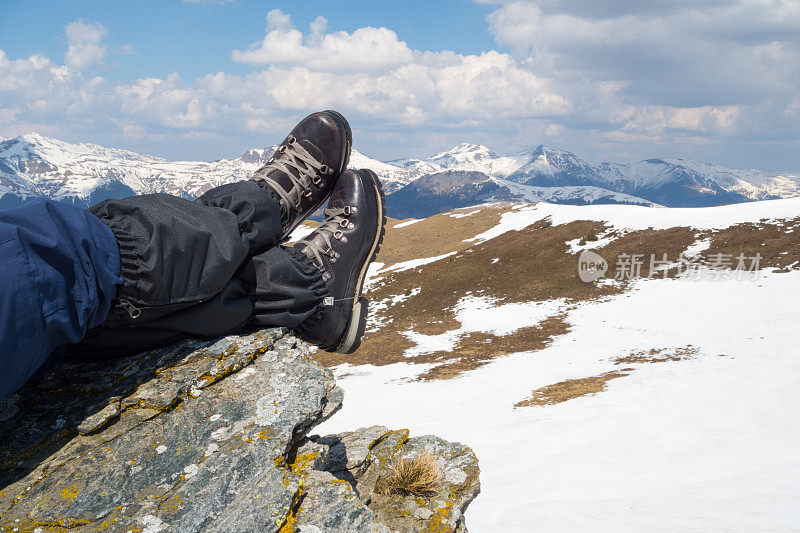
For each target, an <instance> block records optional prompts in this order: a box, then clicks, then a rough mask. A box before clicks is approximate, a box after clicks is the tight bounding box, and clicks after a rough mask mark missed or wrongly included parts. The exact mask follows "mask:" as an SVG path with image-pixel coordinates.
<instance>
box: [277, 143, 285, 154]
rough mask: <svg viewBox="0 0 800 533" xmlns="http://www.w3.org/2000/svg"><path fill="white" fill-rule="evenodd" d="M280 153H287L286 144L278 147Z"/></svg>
mask: <svg viewBox="0 0 800 533" xmlns="http://www.w3.org/2000/svg"><path fill="white" fill-rule="evenodd" d="M278 151H279V152H280V153H282V154H283V153H286V145H285V144H282V145H280V146H279V147H278Z"/></svg>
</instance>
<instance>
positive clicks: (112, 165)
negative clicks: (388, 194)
mask: <svg viewBox="0 0 800 533" xmlns="http://www.w3.org/2000/svg"><path fill="white" fill-rule="evenodd" d="M274 150H275V146H271V147H267V148H263V149H252V150H248V151H247V152H245V153H244V154H242V155H241V156H239V157H237V158H235V159H220V160H219V161H212V162H206V161H170V160H167V159H163V158H160V157H153V156H147V155H140V154H137V153H134V152H130V151H127V150H119V149H114V148H105V147H103V146H98V145H96V144H85V143H81V144H73V143H68V142H64V141H59V140H56V139H52V138H49V137H45V136H42V135H38V134H36V133H30V134H27V135H22V136H20V137H16V138H14V139H6V140H4V141H0V209H8V208H11V207H16V206H18V205H21V204H22V203H24V202H25V201H27V200H29V199H32V198H40V197H45V198H51V199H54V200H59V201H65V202H70V203H75V204H77V205H81V206H88V205H92V204H94V203H97V202H99V201H101V200H104V199H106V198H121V197H125V196H130V195H132V194H145V193H153V192H167V193H170V194H175V195H178V196H184V197H187V198H194V197H196V196H198V195H200V194H202V193H203V192H205V191H206V190H208V189H210V188H211V187H215V186H217V185H221V184H223V183H229V182H232V181H236V180H243V179H247V178H249V177H250V176H251V175H252V174H253V172H255V171H256V170H257V169H258V168H259V167H261V166H262V165H263V164H264V163H265V162H266V161H267V159H269V157H270V156H271V155H272V153H273V151H274ZM350 164H351V165H352V166H354V167H358V168H361V167H368V168H372V169H374V170H375V171H376V172H378V173H379V175H380V176H381V178H382V179H383V180H384V181H385V182H386V185H387V189H388V190H389V191H392V190H395V189H398V188H400V187H402V186H404V185H405V184H407V183H408V182H409V181H411V180H412V179H413V178H414V177H415V176H416V175H415V174H413V173H412V172H409V171H408V170H405V169H402V168H399V167H395V166H393V165H387V164H386V163H382V162H380V161H377V160H374V159H371V158H369V157H367V156H365V155H363V154H361V153H359V152H357V151H355V150H353V153H352V154H351V158H350Z"/></svg>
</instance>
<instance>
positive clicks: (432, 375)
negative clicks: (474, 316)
mask: <svg viewBox="0 0 800 533" xmlns="http://www.w3.org/2000/svg"><path fill="white" fill-rule="evenodd" d="M569 329H570V328H569V324H568V323H567V322H566V321H565V320H564V316H563V315H558V316H552V317H549V318H546V319H545V320H543V321H541V322H540V323H539V324H537V325H535V326H530V327H527V328H520V329H518V330H517V331H515V332H513V333H510V334H508V335H503V336H498V335H492V334H490V333H468V334H466V335H464V336H463V337H461V338H460V339H459V341H458V344H457V345H456V347H455V349H454V350H453V352H437V353H434V354H431V355H430V356H418V357H419V358H425V359H426V360H430V358H432V357H438V360H439V361H441V362H442V364H440V365H439V366H436V367H433V368H431V369H430V370H428V371H427V372H423V373H422V374H420V375H419V376H418V377H417V379H418V380H421V381H431V380H435V379H450V378H454V377H456V376H458V375H459V374H461V373H462V372H467V371H469V370H474V369H476V368H478V367H479V366H481V365H485V364H486V363H488V362H489V361H491V360H492V359H494V358H497V357H502V356H504V355H508V354H511V353H517V352H527V351H535V350H542V349H544V348H545V347H547V346H548V345H549V344H550V343H551V342H552V340H553V338H555V337H557V336H559V335H564V334H565V333H567V332H568V331H569ZM453 353H457V354H458V358H457V359H453ZM416 359H417V358H411V359H407V360H410V361H415V360H416Z"/></svg>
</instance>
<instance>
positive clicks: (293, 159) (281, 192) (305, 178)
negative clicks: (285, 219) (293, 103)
mask: <svg viewBox="0 0 800 533" xmlns="http://www.w3.org/2000/svg"><path fill="white" fill-rule="evenodd" d="M273 170H282V171H283V172H284V173H286V175H287V176H289V179H290V180H291V181H292V188H291V189H290V190H289V191H286V190H285V189H284V188H283V187H282V186H281V185H280V184H279V183H278V182H277V181H275V180H274V179H272V178H270V177H269V176H268V174H270V173H271V172H272V171H273ZM330 174H333V169H332V168H331V167H329V166H328V165H323V164H322V163H321V162H319V161H318V160H317V159H315V158H314V156H312V155H311V154H310V153H309V152H308V150H306V149H305V148H303V147H302V146H300V143H299V142H297V138H295V137H294V136H293V135H290V136H289V137H288V138H287V139H286V144H282V145H280V146H279V147H278V151H277V152H276V153H275V155H274V156H272V157H271V158H270V159H269V161H267V164H266V165H265V166H264V167H262V168H261V169H260V170H259V171H258V172H257V173H256V175H255V176H254V177H253V179H254V180H255V181H260V182H263V183H266V184H267V185H269V186H270V187H271V188H272V189H274V190H275V192H276V193H278V196H280V198H281V203H282V204H283V205H284V206H286V208H287V209H289V208H290V206H291V207H294V209H296V210H297V211H298V212H300V211H301V207H300V202H301V200H302V199H303V197H306V198H311V194H312V193H313V189H312V188H311V184H314V185H315V186H317V187H321V186H322V185H323V183H324V180H323V179H322V177H321V176H322V175H330Z"/></svg>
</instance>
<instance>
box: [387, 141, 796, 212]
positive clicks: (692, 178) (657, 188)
mask: <svg viewBox="0 0 800 533" xmlns="http://www.w3.org/2000/svg"><path fill="white" fill-rule="evenodd" d="M392 163H394V164H396V165H398V166H402V167H404V168H411V169H414V170H417V171H418V172H420V173H435V172H441V171H443V170H468V171H477V172H482V173H484V174H486V175H487V176H490V177H493V178H501V179H506V180H509V181H514V182H517V183H523V184H525V185H532V186H536V187H564V186H593V187H599V188H601V189H607V190H609V191H615V192H620V193H625V194H628V195H631V196H636V197H639V198H643V199H646V200H650V201H651V202H654V203H658V204H663V205H668V206H672V207H699V206H711V205H721V204H727V203H737V202H746V201H753V200H767V199H774V198H788V197H793V196H800V178H798V175H797V174H790V173H770V172H763V171H760V170H752V169H730V168H726V167H722V166H719V165H711V164H707V163H699V162H696V161H692V160H689V159H683V158H678V157H670V158H653V159H646V160H644V161H639V162H637V163H634V164H620V163H600V164H597V165H594V164H591V163H589V162H587V161H585V160H583V159H581V158H580V157H578V156H576V155H575V154H573V153H571V152H568V151H566V150H558V149H554V148H549V147H546V146H543V145H539V146H537V147H535V148H533V149H531V150H528V151H524V152H517V153H513V154H509V155H503V156H498V155H495V154H494V153H492V152H491V151H490V150H489V149H488V148H486V147H485V146H481V145H474V144H461V145H459V146H457V147H455V148H453V149H452V150H449V151H447V152H442V153H440V154H436V155H434V156H432V157H430V158H428V159H422V160H420V159H406V160H397V161H393V162H392Z"/></svg>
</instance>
